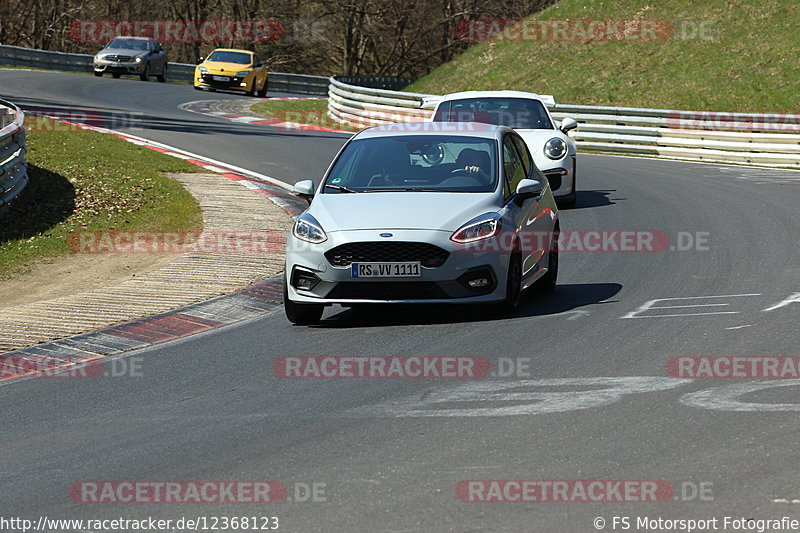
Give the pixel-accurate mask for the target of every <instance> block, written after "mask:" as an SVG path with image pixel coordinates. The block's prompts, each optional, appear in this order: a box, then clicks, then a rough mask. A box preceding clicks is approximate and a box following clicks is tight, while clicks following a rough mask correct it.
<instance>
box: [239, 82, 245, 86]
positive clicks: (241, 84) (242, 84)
mask: <svg viewBox="0 0 800 533" xmlns="http://www.w3.org/2000/svg"><path fill="white" fill-rule="evenodd" d="M239 87H247V84H246V83H244V82H242V83H240V84H239Z"/></svg>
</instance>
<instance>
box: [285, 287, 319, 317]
mask: <svg viewBox="0 0 800 533" xmlns="http://www.w3.org/2000/svg"><path fill="white" fill-rule="evenodd" d="M283 310H284V312H286V318H288V319H289V322H291V323H292V324H296V325H298V326H310V325H313V324H318V323H319V319H320V318H322V312H323V311H324V310H325V306H324V305H320V304H297V303H294V302H293V301H291V300H289V289H288V288H287V287H286V285H284V286H283Z"/></svg>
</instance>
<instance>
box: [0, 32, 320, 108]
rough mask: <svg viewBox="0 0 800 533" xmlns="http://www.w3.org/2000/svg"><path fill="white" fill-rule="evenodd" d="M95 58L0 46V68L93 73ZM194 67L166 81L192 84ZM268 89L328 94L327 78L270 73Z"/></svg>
mask: <svg viewBox="0 0 800 533" xmlns="http://www.w3.org/2000/svg"><path fill="white" fill-rule="evenodd" d="M92 57H93V56H91V55H89V54H68V53H65V52H51V51H49V50H36V49H34V48H22V47H19V46H8V45H0V65H6V66H12V67H28V68H39V69H45V70H66V71H69V72H92ZM195 66H196V65H192V64H189V63H169V64H168V66H167V81H174V82H184V83H191V82H192V76H193V75H194V69H195ZM269 88H270V90H273V91H275V90H277V91H287V92H295V93H299V94H309V95H314V96H325V95H326V94H328V78H327V77H326V76H309V75H306V74H289V73H286V72H270V73H269Z"/></svg>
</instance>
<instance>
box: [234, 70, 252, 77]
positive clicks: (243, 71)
mask: <svg viewBox="0 0 800 533" xmlns="http://www.w3.org/2000/svg"><path fill="white" fill-rule="evenodd" d="M248 74H250V71H249V70H242V71H239V72H237V73H236V77H237V78H244V77H245V76H247V75H248Z"/></svg>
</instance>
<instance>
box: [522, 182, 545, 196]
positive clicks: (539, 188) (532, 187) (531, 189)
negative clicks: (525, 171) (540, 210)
mask: <svg viewBox="0 0 800 533" xmlns="http://www.w3.org/2000/svg"><path fill="white" fill-rule="evenodd" d="M545 187H546V185H545V184H544V183H543V182H541V181H539V180H533V179H524V180H521V181H520V182H519V184H518V185H517V195H516V196H517V198H518V199H519V200H527V199H528V198H533V197H535V196H539V195H541V194H542V192H544V189H545Z"/></svg>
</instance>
